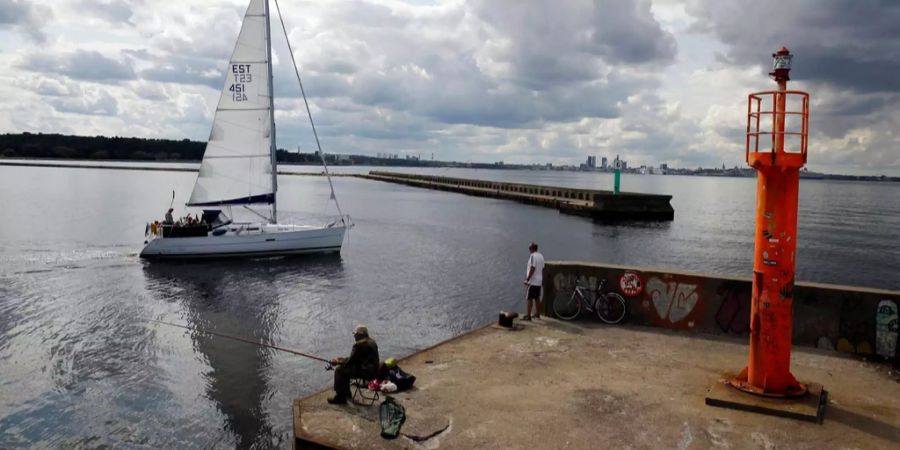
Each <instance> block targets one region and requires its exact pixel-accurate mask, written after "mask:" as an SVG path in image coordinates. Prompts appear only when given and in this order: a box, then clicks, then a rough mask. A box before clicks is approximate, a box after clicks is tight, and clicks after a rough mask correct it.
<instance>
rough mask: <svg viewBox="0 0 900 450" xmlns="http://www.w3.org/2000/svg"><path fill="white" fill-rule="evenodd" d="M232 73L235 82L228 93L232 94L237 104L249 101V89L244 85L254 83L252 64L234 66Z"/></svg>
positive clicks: (232, 66)
mask: <svg viewBox="0 0 900 450" xmlns="http://www.w3.org/2000/svg"><path fill="white" fill-rule="evenodd" d="M231 73H232V74H233V75H234V81H236V83H233V84H232V85H231V87H229V88H228V91H230V92H231V99H232V100H233V101H236V102H246V101H247V93H246V92H247V89H246V86H244V83H250V82H252V81H253V75H251V74H250V64H232V65H231Z"/></svg>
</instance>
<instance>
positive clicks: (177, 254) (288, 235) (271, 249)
mask: <svg viewBox="0 0 900 450" xmlns="http://www.w3.org/2000/svg"><path fill="white" fill-rule="evenodd" d="M345 231H346V227H345V226H344V225H335V226H332V227H301V226H290V225H274V226H267V225H261V226H259V227H257V229H256V230H255V232H253V231H244V232H240V233H237V234H236V233H234V232H231V231H229V232H228V233H227V234H224V235H222V236H213V235H212V234H210V235H209V236H201V237H176V238H162V237H157V238H154V239H152V240H150V241H149V242H147V245H146V246H144V249H143V250H142V251H141V258H147V259H191V258H195V259H199V258H227V257H264V256H283V255H297V254H312V253H332V252H340V251H341V245H342V244H343V242H344V232H345Z"/></svg>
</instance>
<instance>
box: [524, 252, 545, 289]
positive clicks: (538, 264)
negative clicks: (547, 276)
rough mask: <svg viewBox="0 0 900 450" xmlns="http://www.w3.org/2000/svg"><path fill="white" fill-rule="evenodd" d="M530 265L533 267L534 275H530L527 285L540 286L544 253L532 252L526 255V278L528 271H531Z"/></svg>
mask: <svg viewBox="0 0 900 450" xmlns="http://www.w3.org/2000/svg"><path fill="white" fill-rule="evenodd" d="M532 266H533V267H534V275H532V276H531V280H529V281H528V285H529V286H541V285H542V284H543V283H544V255H542V254H540V253H538V252H534V253H532V254H531V256H529V257H528V265H527V266H525V277H526V278H528V273H529V272H531V268H532Z"/></svg>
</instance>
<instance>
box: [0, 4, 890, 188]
mask: <svg viewBox="0 0 900 450" xmlns="http://www.w3.org/2000/svg"><path fill="white" fill-rule="evenodd" d="M247 3H248V2H247V1H246V0H235V1H231V0H203V1H201V0H179V1H178V2H169V1H157V0H53V1H42V0H33V1H28V0H0V67H2V68H3V69H2V70H0V132H11V133H17V132H24V131H28V132H44V133H64V134H77V135H108V136H110V135H115V136H136V137H149V138H170V139H185V138H187V139H193V140H201V141H203V140H206V138H207V137H208V136H209V133H210V127H211V123H212V116H213V113H214V111H215V108H216V102H217V100H218V97H219V92H220V91H221V89H222V87H223V83H224V75H223V73H224V72H223V71H224V69H225V67H226V65H227V62H228V61H227V60H228V57H229V55H230V54H231V50H232V48H233V46H234V42H235V39H236V38H237V34H238V32H239V30H240V26H241V20H242V17H243V14H244V12H245V10H246V7H247ZM272 3H273V4H272V10H273V11H274V10H275V6H274V1H273V2H272ZM280 6H281V9H282V11H283V12H284V21H285V24H286V26H287V29H288V35H289V39H290V42H291V45H292V46H293V49H294V55H293V56H294V60H295V62H296V63H297V65H298V66H299V68H300V73H301V75H302V76H303V79H304V87H305V88H306V91H307V95H308V97H309V101H310V106H311V108H312V114H313V117H314V119H315V121H316V125H317V129H318V131H319V134H320V138H321V142H322V147H323V149H324V151H325V152H327V153H354V154H368V155H376V154H378V153H392V154H398V155H400V157H405V156H406V155H411V156H420V157H422V158H423V159H428V158H431V157H432V156H433V157H434V159H437V160H456V161H470V162H495V161H504V162H506V163H524V164H530V163H553V164H579V163H582V162H584V161H585V160H586V159H587V156H589V155H594V156H597V157H598V160H599V158H600V157H608V158H610V159H612V158H614V157H615V156H616V155H620V156H621V158H622V159H625V160H626V161H628V164H629V166H632V167H634V166H640V165H648V166H658V165H659V164H661V163H666V164H668V165H669V166H670V167H686V168H694V167H699V166H703V167H714V166H721V165H722V164H725V165H726V166H727V167H733V166H739V167H743V166H745V162H744V143H745V132H746V123H747V120H746V113H747V95H748V94H750V93H752V92H757V91H767V90H771V89H774V88H775V84H774V82H773V81H771V80H770V79H769V78H768V76H767V73H768V72H769V71H770V69H771V65H772V57H771V55H772V53H773V52H774V51H775V50H777V49H778V48H780V47H781V46H782V45H785V46H787V47H788V48H789V49H790V50H791V51H792V53H793V54H794V55H795V56H794V60H793V70H792V72H791V78H792V80H791V82H790V84H789V88H790V89H797V90H804V91H807V92H809V93H810V95H811V101H810V141H809V156H808V161H809V162H808V165H807V167H808V168H809V169H810V170H816V171H825V172H832V173H850V174H885V175H894V176H897V175H900V75H898V73H900V26H898V25H897V24H900V2H897V1H893V0H884V1H876V0H864V1H856V0H786V1H785V0H757V1H754V2H746V1H741V0H683V1H675V0H633V1H627V0H595V1H593V2H591V1H567V0H553V1H539V0H529V1H518V0H471V1H463V0H453V1H446V2H444V1H428V0H418V1H400V0H366V1H329V0H315V1H292V0H281V5H280ZM272 34H273V46H274V50H273V51H274V56H273V64H274V76H275V96H276V109H277V111H276V123H277V127H278V133H277V136H278V145H279V147H281V148H287V149H291V150H294V149H299V150H301V151H305V152H309V151H313V150H315V142H314V141H313V138H312V133H311V131H310V127H309V123H308V119H307V118H306V111H305V109H304V107H303V101H302V97H300V90H299V87H298V86H297V82H296V79H295V78H294V77H293V68H292V66H291V64H290V58H291V56H290V53H289V52H288V50H287V47H286V45H285V37H284V34H283V33H282V32H281V29H280V25H279V24H278V22H274V23H273V27H272Z"/></svg>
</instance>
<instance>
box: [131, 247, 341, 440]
mask: <svg viewBox="0 0 900 450" xmlns="http://www.w3.org/2000/svg"><path fill="white" fill-rule="evenodd" d="M340 272H341V259H340V256H338V255H335V256H317V257H312V256H309V257H294V258H282V259H264V260H232V261H215V262H212V261H209V262H181V263H179V262H154V263H152V264H145V265H144V274H145V275H146V278H147V282H148V286H147V289H148V291H149V292H150V293H151V294H152V295H153V296H154V297H156V299H157V300H162V301H166V302H173V303H177V304H178V305H180V306H181V308H179V309H181V311H182V313H181V317H163V318H161V319H162V320H167V321H171V322H173V323H178V324H183V325H186V326H188V327H190V328H194V329H203V330H209V331H215V332H216V333H220V334H227V335H232V336H241V337H245V338H249V339H253V340H259V341H261V342H263V343H268V344H277V342H275V341H276V340H277V337H278V335H279V328H280V326H281V324H282V321H283V320H282V318H281V317H280V316H282V315H283V314H284V312H285V307H288V308H290V304H288V305H283V304H282V303H283V300H284V299H285V298H288V299H289V297H290V291H291V288H292V287H295V288H296V287H297V286H305V285H308V284H310V283H316V282H317V281H320V282H327V280H329V279H334V278H335V276H338V277H339V276H340ZM289 300H290V302H288V303H291V302H294V301H296V300H293V299H289ZM161 326H164V325H161ZM185 335H186V336H190V339H191V340H192V341H193V342H192V343H193V350H194V353H195V354H196V355H197V356H199V357H200V359H202V360H203V363H205V365H206V367H207V370H206V372H205V373H202V374H200V376H201V377H202V378H203V379H204V381H205V384H206V397H207V398H208V399H210V400H211V401H213V402H214V404H215V407H216V408H217V409H218V410H219V411H220V412H221V413H222V414H223V415H224V424H223V427H222V429H223V431H225V432H227V433H231V434H233V436H234V440H235V442H234V445H235V446H236V447H237V448H251V447H271V446H278V447H280V446H283V445H285V442H286V441H285V439H287V438H288V437H287V436H285V435H284V433H283V432H279V431H278V430H276V429H275V427H273V424H272V421H270V417H269V411H268V410H267V404H268V403H269V400H271V399H272V397H273V396H274V394H275V391H274V388H273V386H271V385H270V383H269V381H270V378H271V376H272V373H271V365H272V359H273V357H274V355H273V350H271V349H267V348H264V347H259V346H255V345H251V344H247V343H242V342H237V341H234V340H230V339H225V338H222V337H217V336H213V335H210V334H207V333H202V332H199V331H185ZM184 375H185V376H188V375H189V374H184ZM277 422H281V421H280V420H276V423H277ZM282 431H283V430H282ZM209 438H210V439H214V440H216V441H221V440H228V439H227V438H224V439H222V437H221V436H220V438H215V437H213V436H210V437H209ZM219 443H221V442H219Z"/></svg>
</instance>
